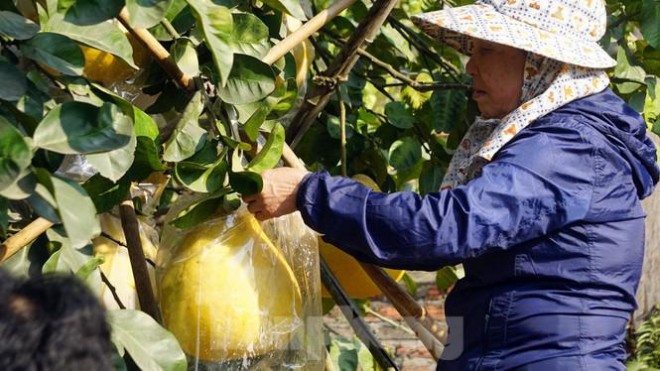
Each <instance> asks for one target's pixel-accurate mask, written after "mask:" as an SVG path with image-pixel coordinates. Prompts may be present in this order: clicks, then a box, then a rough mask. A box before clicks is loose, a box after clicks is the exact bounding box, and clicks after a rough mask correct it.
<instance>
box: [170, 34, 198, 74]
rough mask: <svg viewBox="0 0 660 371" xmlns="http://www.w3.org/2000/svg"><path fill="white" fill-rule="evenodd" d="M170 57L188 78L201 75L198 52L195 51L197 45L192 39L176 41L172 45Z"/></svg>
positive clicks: (184, 38) (182, 38)
mask: <svg viewBox="0 0 660 371" xmlns="http://www.w3.org/2000/svg"><path fill="white" fill-rule="evenodd" d="M170 55H171V56H172V59H174V62H176V64H177V66H179V68H180V69H181V71H183V73H185V74H186V75H188V76H197V75H199V61H198V60H197V51H196V50H195V44H193V42H192V41H191V40H190V39H188V38H186V37H181V38H179V39H176V40H175V41H174V44H172V48H171V50H170Z"/></svg>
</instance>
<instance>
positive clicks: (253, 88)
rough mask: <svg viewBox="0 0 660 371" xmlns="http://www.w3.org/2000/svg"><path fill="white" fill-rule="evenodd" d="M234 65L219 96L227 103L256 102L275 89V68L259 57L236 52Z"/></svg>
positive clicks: (219, 90) (220, 89) (219, 89)
mask: <svg viewBox="0 0 660 371" xmlns="http://www.w3.org/2000/svg"><path fill="white" fill-rule="evenodd" d="M234 59H235V60H234V66H233V68H232V69H231V73H230V74H229V77H228V78H227V81H226V84H225V85H224V87H219V88H218V96H219V97H220V99H222V100H223V101H224V102H226V103H231V104H245V103H250V102H256V101H258V100H260V99H262V98H264V97H266V96H267V95H268V94H270V93H272V92H273V90H275V73H274V72H273V69H272V68H271V67H270V66H269V65H267V64H265V63H264V62H262V61H260V60H259V59H257V58H254V57H250V56H248V55H243V54H236V55H235V56H234Z"/></svg>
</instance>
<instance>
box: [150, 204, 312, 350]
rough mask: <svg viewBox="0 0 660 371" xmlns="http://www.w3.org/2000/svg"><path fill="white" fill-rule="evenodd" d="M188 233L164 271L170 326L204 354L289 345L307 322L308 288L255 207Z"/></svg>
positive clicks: (162, 290) (162, 287) (162, 296)
mask: <svg viewBox="0 0 660 371" xmlns="http://www.w3.org/2000/svg"><path fill="white" fill-rule="evenodd" d="M236 218H238V220H237V221H236V223H235V224H233V226H229V227H228V226H227V225H226V222H225V220H224V219H219V220H215V221H211V222H207V223H205V224H202V225H200V226H198V227H195V229H194V230H193V231H191V232H190V233H189V234H187V235H186V236H185V237H184V238H183V240H182V242H181V244H180V245H179V248H178V251H175V252H174V254H173V255H172V258H171V260H170V262H169V265H167V266H166V267H165V268H164V271H163V274H162V276H161V278H160V305H161V311H162V314H163V321H164V324H165V327H166V328H168V329H169V330H170V331H171V332H172V333H173V334H174V335H175V336H176V338H177V339H178V340H179V343H180V344H181V347H182V348H183V350H184V351H185V352H186V353H187V354H189V355H191V356H196V357H198V358H199V359H201V360H204V361H219V360H229V359H234V358H241V357H253V356H258V355H260V354H264V353H267V352H270V351H273V350H276V349H282V348H285V347H286V345H287V344H288V342H289V340H290V338H291V334H292V333H293V331H294V330H295V329H296V328H297V327H298V326H300V325H301V319H300V318H299V315H300V313H301V300H302V299H301V293H300V287H299V286H298V282H297V281H296V278H295V277H294V275H293V272H292V271H291V268H290V267H289V265H288V264H287V262H286V260H285V259H284V256H283V255H282V254H281V252H280V251H279V250H278V248H276V247H275V246H274V245H273V244H272V243H271V242H270V240H269V239H268V237H267V236H266V235H265V234H264V232H263V230H262V229H261V226H260V225H259V223H258V222H257V220H256V219H254V217H253V216H252V215H251V214H249V213H243V214H239V215H236Z"/></svg>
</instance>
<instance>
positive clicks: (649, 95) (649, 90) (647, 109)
mask: <svg viewBox="0 0 660 371" xmlns="http://www.w3.org/2000/svg"><path fill="white" fill-rule="evenodd" d="M659 118H660V78H659V77H657V76H656V77H653V78H649V79H647V80H646V98H645V99H644V119H645V120H646V123H647V124H648V125H652V126H651V127H652V130H653V132H654V133H656V134H658V133H660V130H658V126H660V119H659Z"/></svg>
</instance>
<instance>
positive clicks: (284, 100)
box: [266, 79, 298, 119]
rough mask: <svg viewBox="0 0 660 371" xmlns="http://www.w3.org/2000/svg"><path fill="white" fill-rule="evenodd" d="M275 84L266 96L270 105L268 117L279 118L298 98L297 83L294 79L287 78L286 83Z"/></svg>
mask: <svg viewBox="0 0 660 371" xmlns="http://www.w3.org/2000/svg"><path fill="white" fill-rule="evenodd" d="M277 85H278V84H276V87H275V90H274V91H273V93H272V94H270V95H269V96H268V97H266V102H267V103H268V106H269V107H270V113H269V114H268V118H269V119H279V118H281V117H282V116H284V115H285V114H286V113H288V112H289V111H290V110H291V108H293V107H294V106H295V105H296V100H297V99H298V84H297V83H296V80H295V79H288V80H287V81H286V84H279V86H277Z"/></svg>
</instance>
